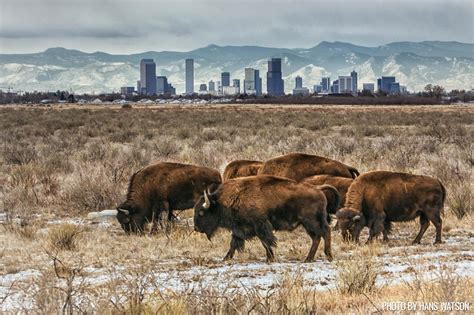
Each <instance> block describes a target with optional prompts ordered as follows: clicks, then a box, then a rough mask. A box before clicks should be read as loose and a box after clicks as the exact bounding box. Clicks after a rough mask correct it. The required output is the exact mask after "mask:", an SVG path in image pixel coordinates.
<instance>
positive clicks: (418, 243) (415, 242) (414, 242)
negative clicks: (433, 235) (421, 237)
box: [411, 240, 420, 245]
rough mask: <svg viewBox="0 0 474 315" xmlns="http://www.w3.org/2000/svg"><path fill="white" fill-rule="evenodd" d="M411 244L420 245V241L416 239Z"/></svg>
mask: <svg viewBox="0 0 474 315" xmlns="http://www.w3.org/2000/svg"><path fill="white" fill-rule="evenodd" d="M411 244H412V245H420V241H417V240H414V241H413V242H411Z"/></svg>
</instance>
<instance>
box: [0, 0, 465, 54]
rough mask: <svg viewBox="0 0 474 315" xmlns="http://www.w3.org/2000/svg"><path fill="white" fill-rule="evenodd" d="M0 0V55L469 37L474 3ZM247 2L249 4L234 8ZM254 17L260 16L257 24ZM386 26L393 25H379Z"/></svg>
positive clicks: (373, 43)
mask: <svg viewBox="0 0 474 315" xmlns="http://www.w3.org/2000/svg"><path fill="white" fill-rule="evenodd" d="M0 4H1V8H2V10H1V13H0V53H21V52H35V51H43V50H45V49H46V48H48V47H58V46H62V47H69V48H73V49H81V50H83V51H88V52H93V51H106V52H110V53H134V52H137V51H147V50H156V51H163V50H175V51H186V50H192V49H196V48H198V47H202V46H205V45H207V44H208V43H214V44H217V45H258V46H264V47H282V48H297V47H307V46H308V45H307V43H308V42H310V43H318V42H321V41H324V40H331V41H350V42H356V43H358V44H361V45H368V46H377V45H381V44H384V43H387V42H394V41H421V40H449V41H451V40H454V41H459V42H468V43H472V42H473V41H474V40H473V36H474V35H473V33H472V32H469V31H466V30H469V29H471V28H472V20H473V4H472V2H471V1H468V0H454V1H447V0H444V1H439V0H422V1H416V2H410V1H405V0H404V1H396V2H380V1H375V0H365V1H357V2H349V1H341V0H337V1H333V2H331V5H326V3H325V2H324V1H309V0H304V1H294V2H288V1H283V0H277V1H273V2H271V5H270V4H269V2H268V1H252V2H250V1H247V0H245V1H243V3H242V2H239V3H236V2H230V3H222V2H220V1H214V0H203V1H201V2H200V3H199V6H196V5H192V4H193V3H192V2H191V1H189V0H184V1H177V2H174V3H171V4H170V3H167V5H166V6H165V5H163V4H164V2H163V1H156V2H150V1H134V2H133V3H132V2H126V1H117V2H113V3H111V2H110V1H92V0H82V1H79V0H66V1H58V0H44V1H41V2H38V1H33V0H17V1H7V0H0ZM247 5H251V7H252V10H246V11H245V14H236V12H237V13H238V12H243V11H242V7H246V6H247ZM18 12H21V13H22V14H21V17H22V18H21V19H20V18H19V15H18ZM51 12H54V15H51ZM41 16H45V17H46V16H47V17H51V18H38V17H41ZM210 17H212V18H210ZM253 21H258V22H259V25H260V26H261V27H259V29H258V30H255V28H254V24H253ZM334 21H337V27H334V26H335V24H334ZM361 21H362V22H361ZM227 23H229V24H230V25H237V26H238V31H237V32H228V31H227V30H226V29H225V28H222V27H221V25H224V24H227ZM387 27H390V29H396V30H397V31H396V32H383V31H381V30H383V29H386V28H387ZM156 43H160V44H159V45H157V44H156Z"/></svg>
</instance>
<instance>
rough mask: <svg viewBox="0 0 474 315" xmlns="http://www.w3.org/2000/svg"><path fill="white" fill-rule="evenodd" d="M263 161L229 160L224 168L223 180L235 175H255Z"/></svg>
mask: <svg viewBox="0 0 474 315" xmlns="http://www.w3.org/2000/svg"><path fill="white" fill-rule="evenodd" d="M262 164H263V162H260V161H249V160H237V161H233V162H230V163H229V164H227V166H226V167H225V169H224V176H223V179H224V181H227V180H229V179H232V178H237V177H246V176H254V175H257V173H258V170H259V169H260V167H261V166H262Z"/></svg>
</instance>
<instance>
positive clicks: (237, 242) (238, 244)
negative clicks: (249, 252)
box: [224, 234, 245, 261]
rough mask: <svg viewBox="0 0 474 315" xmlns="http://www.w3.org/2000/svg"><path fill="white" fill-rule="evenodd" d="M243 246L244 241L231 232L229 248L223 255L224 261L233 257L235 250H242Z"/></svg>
mask: <svg viewBox="0 0 474 315" xmlns="http://www.w3.org/2000/svg"><path fill="white" fill-rule="evenodd" d="M244 247H245V241H244V240H243V239H241V238H239V237H237V236H235V235H234V234H232V240H231V241H230V248H229V251H228V252H227V255H225V257H224V261H226V260H230V259H232V258H234V254H235V250H238V251H239V252H241V251H243V250H244Z"/></svg>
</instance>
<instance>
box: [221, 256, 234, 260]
mask: <svg viewBox="0 0 474 315" xmlns="http://www.w3.org/2000/svg"><path fill="white" fill-rule="evenodd" d="M231 259H232V257H230V256H225V257H224V259H222V261H229V260H231Z"/></svg>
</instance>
